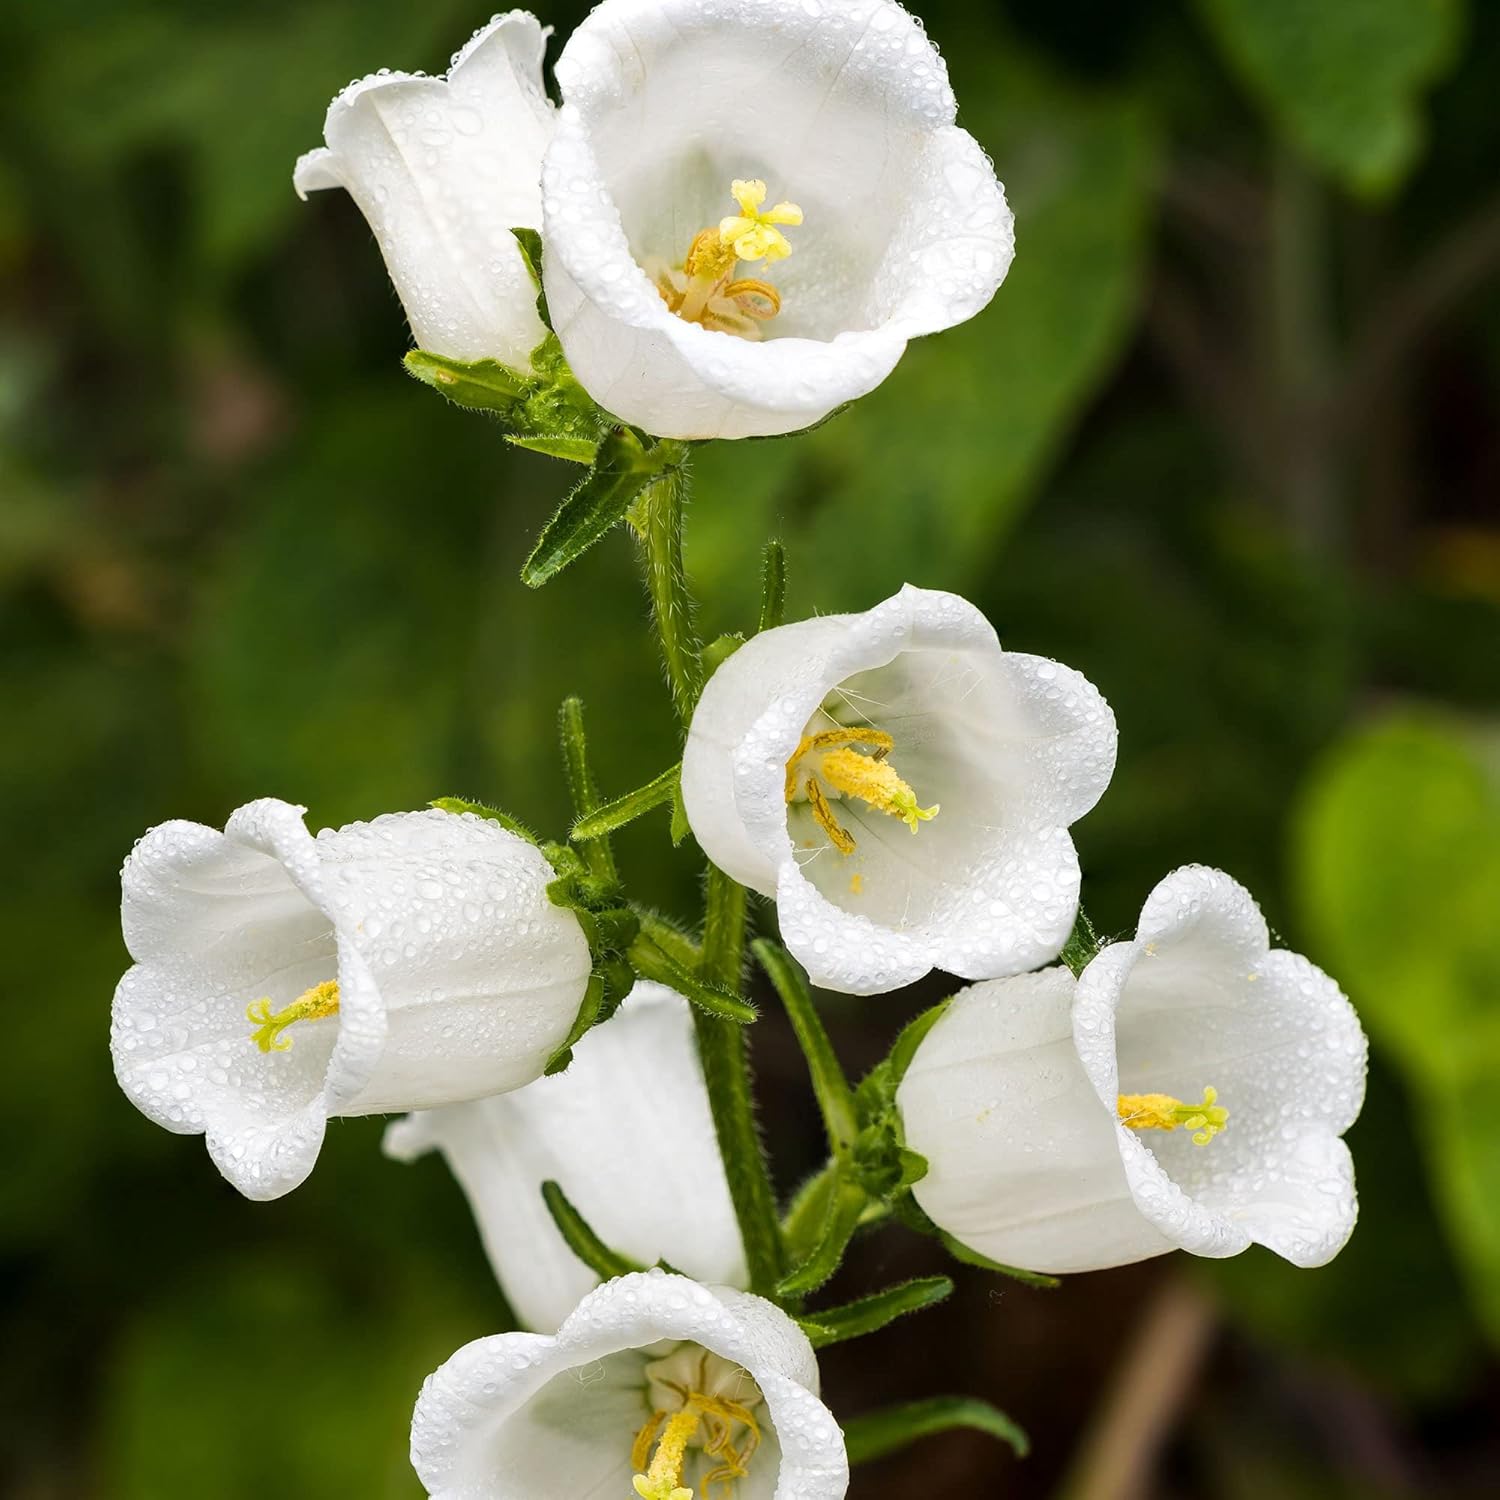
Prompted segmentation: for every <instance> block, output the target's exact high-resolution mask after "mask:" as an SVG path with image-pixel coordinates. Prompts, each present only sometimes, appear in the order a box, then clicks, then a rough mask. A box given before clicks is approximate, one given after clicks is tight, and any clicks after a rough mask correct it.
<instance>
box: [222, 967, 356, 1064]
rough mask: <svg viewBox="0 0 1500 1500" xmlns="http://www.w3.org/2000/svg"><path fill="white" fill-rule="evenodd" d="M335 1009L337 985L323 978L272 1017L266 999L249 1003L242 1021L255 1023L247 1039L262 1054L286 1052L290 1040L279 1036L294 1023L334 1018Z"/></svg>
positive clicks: (269, 1003)
mask: <svg viewBox="0 0 1500 1500" xmlns="http://www.w3.org/2000/svg"><path fill="white" fill-rule="evenodd" d="M338 1008H339V982H338V980H337V979H325V980H324V981H323V982H322V984H315V985H313V987H312V988H311V989H310V990H304V991H303V992H302V993H301V994H300V995H298V996H297V998H296V999H295V1000H293V1001H292V1003H291V1004H290V1005H288V1006H287V1007H286V1008H285V1009H284V1010H279V1011H277V1012H276V1013H275V1014H274V1015H273V1014H272V1013H271V1002H270V1000H269V999H262V1000H255V1001H252V1002H251V1003H250V1004H249V1005H248V1006H247V1007H246V1008H245V1019H246V1020H248V1021H253V1022H254V1023H255V1030H254V1031H252V1032H251V1033H250V1040H251V1041H253V1042H254V1043H255V1045H256V1046H257V1047H259V1048H260V1050H261V1051H262V1052H286V1051H288V1050H289V1049H290V1048H291V1045H292V1039H291V1038H290V1037H283V1036H282V1034H281V1033H282V1032H283V1031H285V1030H286V1029H287V1027H288V1026H291V1025H294V1024H295V1023H296V1022H298V1021H316V1020H319V1019H321V1018H322V1017H323V1016H332V1015H337V1014H338Z"/></svg>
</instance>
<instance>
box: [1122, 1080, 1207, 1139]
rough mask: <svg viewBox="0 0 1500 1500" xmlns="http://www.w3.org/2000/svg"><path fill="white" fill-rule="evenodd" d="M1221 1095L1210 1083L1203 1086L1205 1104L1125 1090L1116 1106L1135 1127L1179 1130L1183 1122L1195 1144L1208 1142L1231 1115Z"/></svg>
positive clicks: (1132, 1128)
mask: <svg viewBox="0 0 1500 1500" xmlns="http://www.w3.org/2000/svg"><path fill="white" fill-rule="evenodd" d="M1218 1099H1219V1091H1218V1089H1216V1088H1213V1087H1212V1086H1210V1087H1208V1088H1205V1089H1204V1090H1203V1102H1202V1103H1201V1104H1184V1103H1183V1102H1182V1100H1181V1099H1177V1098H1174V1097H1173V1096H1172V1095H1171V1094H1121V1095H1120V1097H1119V1099H1118V1100H1117V1101H1116V1105H1115V1107H1116V1109H1117V1110H1118V1111H1119V1115H1120V1123H1121V1124H1122V1125H1125V1126H1127V1127H1128V1128H1129V1129H1131V1130H1176V1129H1177V1127H1178V1126H1179V1125H1180V1126H1182V1127H1183V1128H1184V1129H1185V1130H1191V1131H1192V1132H1193V1144H1194V1145H1195V1146H1206V1145H1207V1144H1208V1143H1209V1142H1210V1141H1211V1140H1213V1138H1214V1137H1215V1136H1216V1135H1218V1133H1219V1132H1220V1131H1221V1130H1223V1128H1224V1125H1225V1122H1226V1121H1227V1120H1228V1119H1229V1111H1228V1110H1227V1109H1225V1108H1224V1106H1223V1105H1222V1104H1220V1103H1219V1102H1218Z"/></svg>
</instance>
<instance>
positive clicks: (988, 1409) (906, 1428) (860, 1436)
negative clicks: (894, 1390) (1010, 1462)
mask: <svg viewBox="0 0 1500 1500" xmlns="http://www.w3.org/2000/svg"><path fill="white" fill-rule="evenodd" d="M958 1427H967V1428H970V1429H972V1430H973V1431H976V1432H987V1433H988V1434H989V1435H990V1436H991V1437H992V1438H996V1439H998V1440H999V1441H1000V1442H1002V1443H1008V1444H1009V1445H1010V1447H1011V1448H1012V1449H1014V1450H1015V1453H1016V1456H1017V1457H1018V1458H1025V1456H1026V1455H1027V1453H1028V1452H1029V1451H1030V1449H1031V1442H1030V1439H1028V1438H1027V1436H1026V1434H1025V1432H1024V1431H1023V1430H1022V1429H1021V1428H1020V1427H1018V1426H1017V1425H1016V1423H1015V1422H1013V1421H1012V1420H1011V1419H1010V1418H1009V1417H1008V1416H1006V1415H1005V1413H1004V1412H1003V1411H1000V1410H999V1409H998V1408H997V1407H993V1406H991V1405H990V1404H989V1402H988V1401H980V1400H979V1399H978V1398H977V1397H973V1396H933V1397H931V1398H929V1399H928V1400H926V1401H909V1402H907V1403H905V1404H904V1405H901V1406H890V1407H886V1408H885V1409H884V1410H883V1411H874V1412H867V1413H865V1414H864V1415H863V1416H858V1417H851V1418H850V1419H849V1420H848V1421H847V1422H845V1423H844V1447H845V1449H846V1450H847V1452H848V1454H849V1462H850V1463H851V1464H863V1463H869V1462H870V1461H871V1460H872V1459H876V1458H884V1457H885V1456H886V1455H887V1454H890V1453H896V1452H899V1451H900V1450H901V1449H902V1448H905V1447H907V1446H908V1445H909V1444H911V1443H914V1442H916V1441H917V1440H918V1439H919V1438H924V1437H932V1436H935V1435H936V1434H937V1433H940V1432H952V1431H953V1430H954V1429H955V1428H958Z"/></svg>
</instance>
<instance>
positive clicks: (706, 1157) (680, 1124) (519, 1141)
mask: <svg viewBox="0 0 1500 1500" xmlns="http://www.w3.org/2000/svg"><path fill="white" fill-rule="evenodd" d="M652 1080H656V1081H655V1082H653V1081H652ZM385 1148H386V1151H387V1153H389V1154H390V1155H392V1156H395V1157H398V1158H399V1159H401V1160H403V1161H411V1160H413V1159H414V1158H416V1157H418V1156H420V1155H422V1154H423V1153H424V1152H427V1151H430V1150H432V1149H434V1148H436V1149H438V1150H440V1151H441V1152H442V1153H443V1155H444V1157H445V1158H446V1159H447V1162H448V1165H449V1166H450V1167H451V1168H452V1169H453V1173H454V1175H455V1176H456V1177H457V1178H458V1180H459V1182H460V1183H461V1184H462V1185H463V1189H464V1191H465V1193H467V1194H468V1197H469V1202H470V1204H471V1205H472V1206H473V1209H474V1215H475V1217H476V1219H478V1221H479V1229H480V1234H481V1235H482V1237H483V1239H484V1244H485V1249H486V1250H487V1251H488V1252H489V1257H490V1264H491V1265H492V1266H493V1267H494V1268H495V1275H496V1277H497V1278H498V1280H499V1282H500V1284H501V1286H502V1287H503V1288H504V1289H505V1295H506V1297H507V1298H508V1299H509V1301H510V1304H511V1306H512V1307H513V1308H514V1309H515V1311H516V1314H517V1316H518V1317H519V1318H520V1319H521V1321H522V1323H524V1324H525V1325H526V1327H528V1328H533V1329H538V1330H542V1331H547V1332H550V1331H551V1330H553V1329H555V1328H556V1327H557V1326H558V1324H560V1323H561V1322H562V1320H563V1319H564V1318H565V1317H567V1315H568V1314H569V1313H570V1312H572V1310H573V1309H574V1307H576V1306H577V1304H578V1300H579V1298H580V1297H582V1296H583V1295H584V1293H585V1292H587V1291H589V1289H590V1288H592V1287H594V1286H596V1285H597V1284H598V1278H597V1277H596V1276H595V1275H594V1273H593V1272H592V1271H590V1270H589V1269H588V1267H586V1266H585V1265H584V1264H583V1263H582V1262H581V1261H580V1260H579V1259H578V1258H577V1256H575V1255H574V1254H573V1252H572V1251H571V1250H570V1249H569V1248H568V1246H567V1243H566V1242H565V1241H564V1240H563V1237H562V1235H561V1234H559V1233H558V1230H557V1227H556V1225H554V1224H553V1222H552V1217H551V1215H550V1214H549V1213H548V1212H547V1208H546V1205H545V1204H544V1203H543V1201H542V1195H541V1186H542V1183H543V1182H546V1181H548V1180H551V1181H554V1182H556V1183H558V1185H559V1186H560V1187H561V1188H562V1190H563V1191H564V1192H565V1193H566V1194H567V1195H568V1200H569V1202H571V1203H572V1205H573V1206H574V1207H575V1208H576V1209H577V1210H578V1211H579V1213H580V1214H582V1215H583V1217H584V1218H585V1219H586V1220H587V1221H588V1223H589V1225H590V1227H591V1228H592V1229H593V1230H594V1232H595V1233H596V1234H598V1235H599V1237H600V1238H601V1239H602V1240H603V1241H604V1242H605V1244H607V1245H608V1246H609V1247H610V1248H611V1249H612V1250H616V1251H618V1252H619V1253H620V1254H621V1255H626V1256H629V1257H630V1258H631V1259H632V1260H635V1261H638V1262H640V1263H641V1264H644V1265H651V1264H653V1263H654V1262H655V1261H658V1260H668V1261H670V1262H671V1263H672V1264H673V1265H674V1266H676V1267H677V1268H678V1269H679V1270H681V1271H684V1272H686V1273H687V1274H688V1275H689V1276H694V1277H697V1278H699V1279H700V1280H703V1281H710V1282H724V1283H728V1284H730V1285H733V1286H743V1285H744V1284H745V1282H746V1279H747V1274H746V1270H745V1255H744V1250H743V1248H742V1247H741V1244H740V1232H739V1225H738V1223H737V1222H736V1220H735V1215H734V1205H733V1203H732V1202H731V1201H730V1197H729V1185H728V1183H727V1182H726V1181H725V1178H724V1165H723V1162H722V1161H721V1160H720V1158H719V1151H718V1146H717V1144H716V1141H715V1137H714V1124H713V1117H712V1114H711V1113H710V1111H709V1105H708V1091H707V1089H706V1087H705V1086H704V1082H703V1068H702V1064H701V1063H700V1062H699V1060H698V1050H697V1046H696V1044H695V1041H694V1035H693V1021H692V1014H691V1011H690V1009H689V1007H688V1003H687V1001H685V1000H684V999H683V998H682V997H681V996H680V995H676V994H673V992H672V991H671V990H669V989H666V988H664V987H663V986H661V985H659V984H651V983H648V982H645V981H642V982H641V983H638V984H637V985H636V986H635V988H634V989H633V990H631V992H630V994H629V995H628V996H627V997H626V999H625V1001H624V1003H623V1005H622V1006H621V1007H620V1011H619V1014H618V1015H616V1016H615V1017H614V1018H613V1019H611V1020H610V1022H609V1023H608V1024H607V1025H604V1026H597V1027H595V1028H594V1030H592V1031H590V1032H589V1033H588V1034H587V1035H586V1036H585V1037H584V1038H583V1040H582V1041H580V1042H578V1043H577V1044H576V1045H575V1047H574V1049H573V1061H572V1063H571V1064H570V1065H569V1067H568V1068H567V1070H566V1072H563V1073H559V1074H557V1075H556V1076H555V1077H552V1078H539V1079H537V1081H536V1082H535V1083H529V1084H527V1085H526V1087H525V1088H521V1089H516V1090H514V1091H513V1092H511V1093H508V1094H499V1095H496V1096H495V1097H494V1098H492V1099H480V1100H477V1101H475V1102H473V1103H470V1104H450V1105H446V1106H445V1107H444V1108H442V1109H434V1110H423V1111H422V1112H421V1113H419V1114H414V1115H409V1116H408V1117H407V1118H406V1119H404V1120H398V1121H396V1122H395V1123H394V1124H393V1125H391V1127H390V1128H389V1129H388V1130H387V1131H386V1137H385Z"/></svg>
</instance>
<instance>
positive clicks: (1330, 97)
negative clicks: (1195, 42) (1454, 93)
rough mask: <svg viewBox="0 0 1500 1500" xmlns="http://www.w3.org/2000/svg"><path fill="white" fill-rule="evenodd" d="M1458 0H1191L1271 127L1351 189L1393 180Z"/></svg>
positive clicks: (1389, 186) (1413, 137) (1447, 46)
mask: <svg viewBox="0 0 1500 1500" xmlns="http://www.w3.org/2000/svg"><path fill="white" fill-rule="evenodd" d="M1461 3H1462V0H1198V4H1199V8H1200V9H1201V10H1202V12H1203V14H1204V18H1205V19H1206V21H1207V22H1208V25H1209V28H1210V30H1212V32H1213V33H1214V35H1215V37H1216V38H1217V39H1218V42H1219V45H1220V46H1221V47H1222V48H1223V50H1224V52H1225V54H1226V56H1227V57H1228V59H1229V61H1230V63H1231V65H1232V66H1233V67H1234V69H1235V71H1236V72H1237V73H1238V74H1239V76H1240V78H1241V80H1242V81H1243V82H1244V84H1245V85H1246V87H1247V88H1249V89H1250V90H1251V91H1252V92H1253V93H1254V94H1255V95H1256V97H1257V98H1258V99H1259V100H1260V102H1261V104H1262V105H1263V106H1264V108H1265V109H1266V111H1267V112H1268V113H1269V114H1270V116H1271V118H1272V120H1273V121H1274V122H1275V124H1276V126H1277V128H1278V130H1280V131H1281V132H1282V133H1284V134H1285V135H1286V136H1287V137H1288V138H1289V139H1290V140H1292V141H1293V142H1295V144H1296V145H1297V147H1298V149H1299V150H1300V151H1302V152H1303V153H1304V154H1305V155H1306V156H1307V157H1308V159H1309V160H1310V161H1312V162H1313V163H1314V164H1315V165H1316V166H1318V167H1321V168H1322V169H1323V170H1324V171H1326V172H1328V173H1330V174H1331V175H1332V176H1334V177H1335V178H1337V179H1338V180H1339V181H1340V182H1341V183H1343V184H1344V186H1346V187H1347V188H1349V189H1350V190H1351V191H1353V192H1356V193H1360V194H1363V195H1367V196H1372V197H1373V196H1378V195H1381V194H1384V193H1388V192H1391V191H1392V190H1394V189H1395V188H1396V187H1398V186H1400V184H1401V181H1402V179H1403V178H1404V177H1405V176H1406V174H1407V172H1408V171H1409V170H1410V169H1411V168H1412V167H1413V166H1414V165H1415V163H1416V161H1417V158H1418V156H1419V155H1420V152H1421V149H1422V141H1423V134H1424V129H1423V122H1422V118H1421V114H1420V112H1419V104H1420V101H1421V98H1422V95H1423V93H1424V92H1425V91H1426V90H1427V88H1428V87H1429V86H1430V85H1431V84H1432V83H1433V82H1434V81H1435V80H1436V79H1437V78H1438V77H1439V76H1440V74H1441V73H1442V72H1443V70H1444V68H1445V67H1446V65H1447V64H1448V63H1449V62H1451V61H1452V60H1453V58H1454V57H1455V56H1456V54H1457V51H1458V48H1457V40H1458V33H1459V24H1460V21H1461V18H1462V17H1461Z"/></svg>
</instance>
